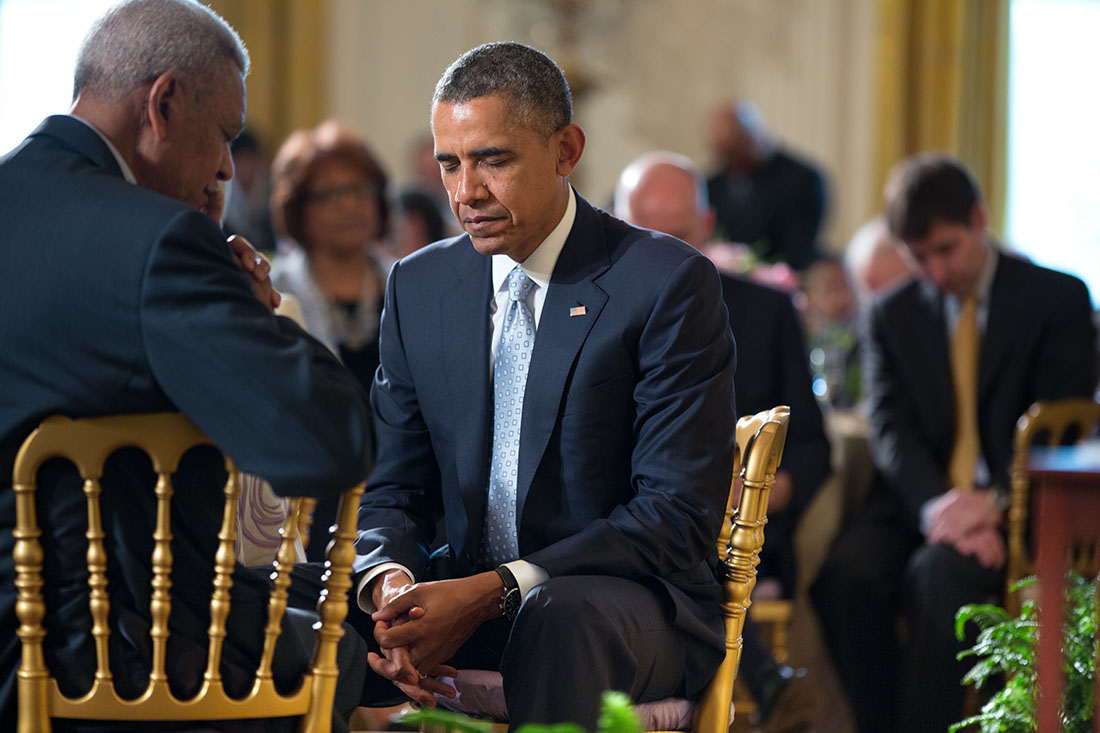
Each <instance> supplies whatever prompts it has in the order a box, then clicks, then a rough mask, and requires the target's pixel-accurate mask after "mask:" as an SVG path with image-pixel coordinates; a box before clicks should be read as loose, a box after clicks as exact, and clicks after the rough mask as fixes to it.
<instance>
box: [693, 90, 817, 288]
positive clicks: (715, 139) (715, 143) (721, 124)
mask: <svg viewBox="0 0 1100 733" xmlns="http://www.w3.org/2000/svg"><path fill="white" fill-rule="evenodd" d="M709 141H710V146H711V148H712V149H713V151H714V153H715V156H716V157H717V159H718V166H719V167H718V171H717V172H716V173H715V174H714V175H713V176H711V178H710V179H709V180H708V181H707V189H708V192H709V195H710V203H711V206H713V207H714V210H715V213H716V214H717V222H718V224H717V226H718V232H719V236H720V237H722V238H724V239H727V240H729V241H732V242H744V243H745V244H748V245H750V246H751V247H752V248H753V251H754V252H755V253H756V255H757V256H758V257H761V258H762V259H764V260H766V261H768V262H776V261H779V262H786V263H787V264H789V265H790V266H791V267H793V268H795V269H796V270H801V269H803V268H805V267H808V266H809V265H810V264H811V263H812V262H814V261H815V260H817V259H818V258H819V257H820V246H819V243H818V233H819V231H820V229H821V222H822V219H823V218H824V216H825V206H826V186H825V179H824V177H822V175H821V173H819V172H818V170H817V169H816V168H815V167H814V166H813V165H812V164H810V163H809V162H807V161H804V160H801V159H799V158H798V157H796V156H794V155H793V154H791V153H789V152H788V151H786V150H785V149H783V148H782V147H781V146H780V145H779V144H778V143H776V142H775V140H774V139H773V138H772V137H771V135H770V134H769V133H768V130H767V129H766V127H765V126H764V119H763V117H762V116H761V114H760V110H759V109H757V107H756V105H754V104H753V103H752V102H749V101H746V100H738V101H735V102H724V103H722V104H719V105H718V106H717V107H715V109H714V111H713V112H712V113H711V119H710V129H709Z"/></svg>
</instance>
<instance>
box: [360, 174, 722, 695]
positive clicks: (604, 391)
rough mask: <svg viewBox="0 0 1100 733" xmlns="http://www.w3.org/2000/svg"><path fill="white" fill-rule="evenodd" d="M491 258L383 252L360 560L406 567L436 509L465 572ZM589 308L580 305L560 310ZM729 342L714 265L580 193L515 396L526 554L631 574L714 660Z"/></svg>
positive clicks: (482, 441) (485, 425) (479, 491)
mask: <svg viewBox="0 0 1100 733" xmlns="http://www.w3.org/2000/svg"><path fill="white" fill-rule="evenodd" d="M491 291H492V284H491V265H490V258H488V257H485V256H483V255H481V254H478V252H477V251H476V250H475V249H474V248H473V247H472V245H471V243H470V240H469V238H468V237H467V236H466V235H463V236H460V237H457V238H454V239H450V240H444V241H442V242H437V243H436V244H434V245H431V246H429V247H427V248H426V249H424V250H421V251H419V252H417V253H415V254H413V255H411V256H409V257H407V258H405V259H403V260H401V261H399V262H398V263H397V264H396V265H395V266H394V268H393V270H392V272H391V274H390V277H389V282H388V284H387V289H386V304H385V309H384V312H383V316H382V326H381V336H380V338H381V341H380V343H381V348H380V350H381V355H382V366H381V368H380V370H379V372H378V375H377V378H376V380H375V384H374V387H373V389H372V392H371V401H372V404H373V406H374V408H375V410H376V414H377V419H378V448H379V452H378V459H377V464H376V467H375V470H374V472H373V473H372V475H371V478H370V480H369V482H368V486H367V493H366V494H365V495H364V498H363V503H362V508H361V510H360V522H359V528H360V538H359V542H358V552H359V558H358V560H357V568H360V569H366V568H369V567H371V566H373V565H376V564H378V563H381V562H386V561H395V562H399V563H401V564H403V565H405V566H406V567H408V568H410V569H411V570H412V571H413V572H414V573H415V574H416V576H417V577H418V578H423V577H424V574H425V572H426V570H427V563H428V549H429V547H430V546H431V544H432V540H433V534H434V528H435V524H436V521H437V519H438V518H439V517H440V515H441V514H442V516H443V518H444V521H445V526H446V532H447V539H448V541H449V544H450V553H451V560H452V562H453V566H454V569H455V571H456V574H457V575H469V574H472V573H474V572H476V571H477V570H479V569H481V568H478V567H477V565H476V563H477V558H478V552H479V548H480V544H481V537H482V530H483V523H484V515H485V503H486V487H487V485H488V479H489V456H490V449H491V442H492V441H491V436H492V423H491V420H492V417H491V411H492V408H491V405H492V387H491V384H490V374H491V371H490V364H489V359H490V356H489V325H490V315H489V302H490V300H491V297H492V292H491ZM578 306H583V314H582V315H572V314H571V310H572V309H573V308H575V307H578ZM734 366H735V351H734V346H733V341H732V339H731V336H730V331H729V321H728V316H727V313H726V309H725V307H724V306H723V305H722V294H721V286H720V284H719V279H718V275H717V273H716V271H715V269H714V267H713V265H712V264H711V263H710V262H709V261H708V260H707V259H706V258H704V257H703V256H702V255H700V254H699V253H698V252H697V251H696V250H694V249H692V248H691V247H688V246H687V245H684V244H683V243H681V242H679V241H677V240H675V239H672V238H670V237H668V236H665V235H662V234H658V233H655V232H650V231H645V230H639V229H636V228H634V227H631V226H630V225H628V224H626V223H624V222H622V221H620V220H618V219H615V218H614V217H611V216H610V215H608V214H606V213H605V212H602V211H599V210H597V209H595V208H593V207H592V206H590V205H589V204H588V203H587V202H585V201H584V200H583V199H581V198H580V197H579V196H578V197H577V214H576V220H575V222H574V224H573V228H572V231H571V232H570V234H569V236H568V238H567V240H566V243H565V246H564V248H563V249H562V252H561V255H560V257H559V259H558V262H557V265H556V267H555V268H554V272H553V275H552V277H551V281H550V285H549V288H548V291H547V293H546V299H545V301H544V305H543V310H542V314H541V318H540V321H539V326H538V331H537V334H536V337H535V346H534V351H533V353H532V356H531V365H530V370H529V372H528V376H527V387H526V392H525V396H524V404H523V418H522V439H521V444H520V457H519V475H518V511H519V514H518V539H519V550H520V556H521V557H522V558H523V559H525V560H527V561H529V562H532V563H534V564H536V565H538V566H540V567H542V568H544V569H546V571H547V572H549V574H550V575H551V576H552V577H553V576H560V575H570V574H599V575H612V576H619V577H625V578H631V579H636V580H638V581H640V582H643V583H646V584H648V585H650V586H652V587H653V588H654V590H655V591H656V592H658V593H660V594H662V595H663V596H665V597H667V600H668V601H669V607H670V610H671V616H672V618H673V619H674V621H675V623H676V624H678V625H679V626H680V627H681V628H683V629H685V630H687V631H688V632H689V633H693V634H696V635H698V636H699V637H701V638H704V639H705V640H707V641H708V642H709V643H711V644H712V645H713V648H714V649H715V650H716V655H715V657H714V658H713V659H709V660H695V661H693V662H690V663H689V664H695V665H697V666H698V669H693V670H692V671H691V672H689V674H688V679H689V684H690V683H694V682H695V681H696V678H698V677H701V678H702V679H703V681H704V682H705V680H706V679H708V678H709V675H710V674H711V673H712V672H713V669H714V665H715V664H716V663H717V661H718V660H719V659H720V658H721V649H722V644H723V642H722V626H721V620H720V616H719V611H718V602H719V598H720V592H719V586H718V585H717V583H716V580H715V574H714V562H715V559H716V553H715V549H714V541H715V538H716V537H717V535H718V529H719V526H720V522H721V519H722V515H723V511H724V508H725V501H726V497H727V495H728V491H729V483H730V476H731V470H732V455H733V436H734V422H735V414H734V394H733V373H734Z"/></svg>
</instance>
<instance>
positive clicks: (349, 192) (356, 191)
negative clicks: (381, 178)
mask: <svg viewBox="0 0 1100 733" xmlns="http://www.w3.org/2000/svg"><path fill="white" fill-rule="evenodd" d="M377 190H378V189H377V187H376V186H375V185H374V184H373V183H371V182H370V181H363V182H362V183H349V184H347V185H345V186H332V187H331V188H319V189H317V190H316V191H307V192H306V196H305V198H306V201H309V202H312V203H316V204H325V205H329V206H331V205H332V204H335V203H338V202H339V201H341V200H342V199H343V198H344V197H345V196H350V197H352V198H353V199H355V200H356V201H366V200H369V199H371V198H373V197H374V196H375V194H376V193H377Z"/></svg>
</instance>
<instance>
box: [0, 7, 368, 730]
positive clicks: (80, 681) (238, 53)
mask: <svg viewBox="0 0 1100 733" xmlns="http://www.w3.org/2000/svg"><path fill="white" fill-rule="evenodd" d="M248 68H249V59H248V53H247V51H246V50H245V48H244V45H243V44H242V43H241V40H240V38H239V37H238V35H237V33H236V32H235V31H234V30H233V29H232V28H230V27H229V26H228V24H226V23H225V21H224V20H222V19H221V18H220V17H218V16H217V15H216V14H214V13H213V11H211V10H209V9H208V8H207V7H206V6H205V5H202V4H200V3H197V2H191V1H190V0H131V1H130V2H124V3H121V4H119V5H117V6H115V7H113V8H112V9H110V10H108V11H107V12H106V13H104V14H103V15H102V16H101V17H100V18H99V19H98V20H97V21H96V22H95V23H94V24H93V26H92V28H91V30H90V31H89V33H88V35H87V36H86V37H85V40H84V43H83V45H82V47H81V49H80V52H79V54H78V57H77V64H76V72H75V79H74V85H73V88H74V100H73V105H72V108H71V110H70V113H69V114H67V115H55V116H51V117H49V118H47V119H46V120H45V121H44V122H43V123H42V124H41V125H40V126H39V127H38V129H37V130H35V131H34V132H32V133H31V135H30V136H29V137H28V138H27V139H26V140H25V141H24V142H23V143H22V144H20V145H19V147H17V148H15V150H13V151H12V152H11V153H9V154H8V155H7V156H5V157H4V158H3V159H0V222H2V224H0V227H2V231H0V261H3V263H4V265H3V267H0V312H2V313H4V317H3V318H0V343H3V344H4V348H3V349H0V385H2V387H0V558H3V560H2V561H0V584H2V585H3V587H5V588H8V589H9V590H8V591H5V592H4V593H3V594H0V626H2V629H3V632H4V633H3V635H2V637H0V638H2V642H0V662H2V665H0V669H2V670H3V672H2V677H0V730H15V722H14V719H15V715H16V709H15V708H16V690H15V686H16V669H17V667H18V662H19V653H20V652H19V641H18V639H17V638H16V633H15V631H16V627H17V625H18V620H17V618H16V613H15V607H16V599H15V593H14V592H13V591H11V590H10V589H11V588H12V583H13V581H14V570H13V566H12V554H11V553H12V546H13V544H14V538H13V536H12V532H13V525H14V521H15V511H14V503H15V502H14V492H13V489H12V484H11V477H12V466H13V463H14V460H15V456H16V451H17V450H18V449H19V446H20V445H21V444H22V442H23V441H24V439H25V438H26V437H27V435H28V434H29V433H30V432H31V431H32V430H33V429H34V428H35V427H36V426H37V425H38V424H39V422H41V421H42V420H43V419H44V418H46V417H48V416H50V415H68V416H71V417H95V416H102V415H110V414H115V413H145V412H161V411H179V412H182V413H184V414H186V415H187V416H188V417H189V418H191V420H193V421H194V422H195V424H196V425H198V427H199V428H201V429H202V430H203V432H205V433H206V434H207V435H209V436H210V438H211V439H213V441H214V442H215V443H216V444H217V445H218V446H219V447H220V448H221V449H223V450H224V451H225V453H226V454H227V455H229V456H232V458H233V460H234V462H236V464H237V465H238V466H239V467H240V468H241V470H243V471H246V472H248V473H251V474H255V475H257V476H261V477H263V478H264V479H266V480H267V481H269V482H270V483H271V485H272V486H273V487H274V490H275V491H276V492H277V493H278V494H281V495H294V494H297V493H309V494H312V495H314V496H325V495H333V494H337V493H339V492H340V491H342V490H344V489H347V488H349V487H351V486H353V485H354V484H355V483H357V482H358V481H360V480H362V479H363V477H364V476H365V475H366V473H367V471H368V468H369V463H370V461H369V457H368V446H369V445H370V443H371V417H370V409H369V407H368V406H367V402H366V396H365V394H364V392H363V390H362V389H361V388H360V386H359V385H358V383H357V382H356V381H355V378H354V376H352V375H351V373H350V372H348V371H347V370H346V369H344V368H343V367H342V366H341V365H340V364H339V363H338V362H337V361H336V359H335V357H333V356H332V354H331V353H329V351H328V350H327V349H326V348H324V347H323V346H322V345H321V344H320V343H319V342H317V341H316V340H314V339H312V338H310V337H309V336H307V335H306V334H305V332H303V331H302V329H301V328H299V327H298V326H297V325H296V324H295V323H293V322H292V321H291V320H289V319H286V318H282V317H277V316H274V315H273V314H272V313H271V309H272V308H274V307H275V306H276V305H278V302H279V295H278V293H277V292H275V291H274V290H273V289H272V287H271V283H270V281H269V279H268V271H269V266H268V264H267V262H266V260H264V259H263V258H262V257H260V256H258V255H257V254H256V252H255V251H254V250H253V249H252V248H251V247H250V246H249V245H248V244H247V243H246V242H244V241H243V240H241V239H236V240H234V241H233V242H232V243H227V242H226V239H225V236H224V234H223V233H222V231H221V230H220V229H219V228H218V226H217V225H216V223H215V221H216V220H217V219H219V218H220V216H221V212H222V207H223V203H224V202H223V198H222V186H221V184H223V183H224V182H226V181H228V180H229V178H230V177H231V176H232V175H233V164H232V162H231V159H230V151H229V142H230V141H231V140H232V139H233V138H234V137H235V136H236V135H237V133H239V132H240V130H241V126H242V123H243V120H244V113H245V86H244V79H245V76H246V75H247V73H248ZM242 270H243V272H242ZM213 453H214V452H213V451H205V452H204V451H203V450H201V449H200V450H196V451H192V452H189V453H188V456H187V458H186V460H185V461H184V463H183V464H181V467H180V471H179V472H178V473H177V474H176V480H175V495H174V497H173V499H172V510H173V515H174V516H175V519H174V520H173V526H172V532H173V535H174V539H173V542H172V553H173V556H174V562H173V572H172V585H173V588H172V591H173V594H172V599H173V605H172V615H171V618H170V620H169V624H170V627H171V629H172V632H173V635H172V637H171V638H170V644H171V645H172V646H171V647H170V651H169V654H168V678H169V683H170V684H172V686H173V689H174V690H175V691H176V692H177V694H179V695H180V696H181V697H184V698H187V697H190V696H192V695H193V694H195V692H197V689H198V687H199V685H201V684H202V673H201V670H202V665H203V664H204V663H205V658H206V653H205V649H206V644H207V627H208V625H209V606H210V593H211V591H212V589H213V585H212V579H213V574H214V572H213V557H214V550H215V547H216V544H217V539H216V533H217V528H218V527H219V526H220V524H221V516H222V511H223V504H224V502H223V497H222V496H221V494H220V492H213V493H212V492H210V491H208V490H207V491H203V490H201V489H204V488H205V489H209V487H210V484H209V480H210V479H211V477H213V478H214V479H216V478H217V476H218V472H222V473H223V474H224V461H223V460H222V458H221V456H219V455H216V454H215V455H212V454H213ZM185 465H186V466H187V467H188V469H189V470H186V471H185V470H184V467H185ZM196 478H198V479H203V478H205V479H206V480H207V481H205V482H202V483H200V482H199V481H197V480H195V479H196ZM102 483H103V523H104V525H105V526H106V527H108V528H109V529H108V530H107V540H106V542H107V552H108V557H109V558H110V559H111V562H112V572H111V575H110V586H109V588H108V590H109V592H110V594H111V619H110V624H111V626H112V632H113V633H112V634H111V637H110V647H111V649H110V651H111V660H112V670H113V673H114V681H115V684H116V685H117V686H118V689H119V692H120V694H121V695H122V696H123V697H131V696H136V695H137V694H139V693H140V692H141V691H142V690H144V689H145V687H146V684H147V682H148V676H149V670H150V666H151V659H150V651H149V640H148V628H149V624H150V617H149V613H150V611H149V594H150V585H149V578H150V576H151V574H152V572H151V567H150V563H151V559H150V556H151V550H150V548H151V537H152V526H153V521H152V520H153V517H155V515H156V497H155V496H154V494H153V490H152V487H153V483H155V475H154V474H153V472H152V471H151V469H150V466H149V463H148V461H147V460H145V457H144V456H143V455H137V456H135V455H134V454H132V453H129V452H126V451H120V452H119V453H118V454H116V455H115V456H114V457H112V459H111V460H110V461H109V462H108V468H107V469H106V470H105V471H104V477H103V481H102ZM82 486H83V483H82V481H81V479H80V477H79V475H77V474H76V472H75V470H74V469H73V468H72V467H71V465H69V464H63V465H56V464H52V463H51V464H49V468H48V469H47V467H46V466H44V467H43V469H42V471H40V473H39V485H38V492H39V495H38V500H39V506H40V507H41V508H42V511H41V512H40V514H39V521H40V522H41V524H42V526H43V534H42V543H43V547H44V555H45V558H46V566H45V571H44V575H45V589H44V593H45V596H46V607H47V614H46V618H45V625H46V627H47V628H49V634H48V635H47V636H46V639H45V656H46V659H47V661H48V662H49V663H50V665H51V668H52V669H53V670H55V671H56V673H57V675H56V676H57V678H58V682H59V685H60V687H61V689H62V691H63V692H65V693H66V694H68V695H80V694H83V693H84V692H86V691H87V690H88V689H89V687H90V686H91V683H92V679H93V675H94V672H95V657H96V655H95V649H94V648H92V647H93V645H92V644H91V639H90V637H89V634H88V628H89V624H90V619H89V617H88V601H87V596H88V593H89V589H88V585H87V574H88V569H87V564H86V559H85V553H84V551H83V550H77V549H76V548H82V547H85V546H86V539H85V537H84V535H85V529H86V526H85V525H84V523H83V521H82V517H84V516H86V514H85V512H86V506H85V497H84V494H83V491H82ZM116 565H117V567H115V566H116ZM115 570H118V571H119V572H114V571H115ZM267 591H268V589H267V579H266V577H265V576H264V575H262V574H259V573H253V572H251V571H249V570H247V569H246V568H244V567H242V566H237V567H236V568H235V570H234V573H233V587H232V591H231V594H232V608H231V610H230V612H229V615H228V621H227V625H228V637H227V639H226V642H225V647H224V651H225V655H224V657H223V670H222V671H223V672H224V673H225V680H226V683H227V689H228V690H229V693H230V694H231V695H233V694H237V695H240V694H243V693H244V692H246V691H247V689H248V688H249V686H250V685H251V681H250V674H251V671H252V670H255V666H256V664H257V663H258V662H259V658H260V652H261V650H262V646H263V627H264V624H265V620H266V618H267V603H268V592H267ZM314 602H316V596H314ZM316 620H317V616H316V614H314V613H308V612H300V611H297V610H294V609H290V610H288V611H287V614H286V616H285V617H284V634H283V637H282V639H281V640H280V644H279V647H278V649H277V651H276V654H275V672H274V674H275V680H276V684H277V685H279V686H280V687H282V688H284V689H285V688H287V687H289V686H291V685H294V684H296V683H297V681H299V680H300V677H301V673H302V671H303V670H304V669H306V668H307V666H308V664H309V659H310V650H311V649H312V647H313V642H314V638H315V637H314V632H313V631H312V629H311V626H312V624H313V623H314V622H316ZM340 648H341V650H342V652H341V654H342V658H341V659H340V661H339V664H340V671H341V680H340V684H339V686H338V690H337V700H336V710H335V712H334V721H333V724H334V729H336V730H347V720H348V716H349V715H350V713H351V711H352V710H353V709H354V707H355V705H356V703H357V702H358V701H359V696H360V693H361V690H362V686H363V678H364V674H365V672H366V669H365V666H364V659H363V656H364V655H365V654H366V648H365V646H364V645H363V643H362V640H360V639H359V638H358V637H357V636H356V635H355V634H351V633H349V634H347V635H346V636H345V638H344V640H343V641H341V643H340ZM123 727H124V728H126V729H131V728H135V727H137V726H129V725H127V726H123ZM230 727H231V728H232V729H234V730H240V721H238V722H236V723H232V724H230ZM271 727H272V723H271V722H267V723H265V724H264V729H265V730H267V729H270V728H271ZM275 727H276V728H277V727H278V726H275ZM289 727H290V725H289V724H286V728H288V729H289ZM158 729H160V728H158Z"/></svg>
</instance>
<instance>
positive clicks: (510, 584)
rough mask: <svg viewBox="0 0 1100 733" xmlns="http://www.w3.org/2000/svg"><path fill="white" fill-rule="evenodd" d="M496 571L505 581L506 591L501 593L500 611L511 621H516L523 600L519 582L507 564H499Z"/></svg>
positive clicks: (502, 580) (503, 581)
mask: <svg viewBox="0 0 1100 733" xmlns="http://www.w3.org/2000/svg"><path fill="white" fill-rule="evenodd" d="M496 571H497V575H499V576H500V581H501V582H502V583H504V592H503V593H501V595H500V612H501V613H502V614H503V615H505V616H507V617H508V620H509V621H515V619H516V614H517V613H519V607H520V605H521V603H522V602H523V599H522V598H520V595H519V583H517V582H516V576H514V575H512V571H511V570H509V569H508V568H506V567H505V566H503V565H500V566H498V567H497V568H496Z"/></svg>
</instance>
